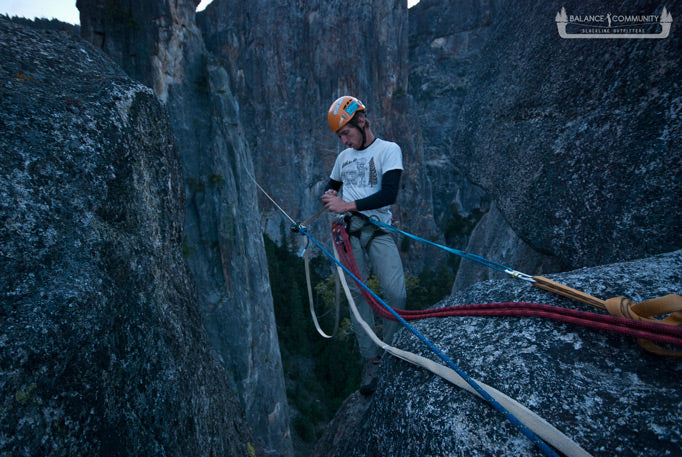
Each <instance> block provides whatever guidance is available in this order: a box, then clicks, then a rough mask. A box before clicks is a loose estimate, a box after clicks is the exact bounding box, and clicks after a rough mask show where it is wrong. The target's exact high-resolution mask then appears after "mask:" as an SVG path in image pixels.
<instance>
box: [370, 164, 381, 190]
mask: <svg viewBox="0 0 682 457" xmlns="http://www.w3.org/2000/svg"><path fill="white" fill-rule="evenodd" d="M378 183H379V178H378V177H377V167H376V165H374V157H372V158H371V159H369V185H370V186H376V185H377V184H378Z"/></svg>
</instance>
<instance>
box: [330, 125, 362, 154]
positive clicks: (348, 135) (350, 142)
mask: <svg viewBox="0 0 682 457" xmlns="http://www.w3.org/2000/svg"><path fill="white" fill-rule="evenodd" d="M360 125H362V124H360ZM336 134H337V135H338V136H339V139H340V140H341V142H342V143H343V144H344V146H346V147H347V148H353V149H362V133H361V132H360V129H358V128H356V127H355V126H353V125H350V124H346V125H344V126H343V127H341V128H340V129H339V131H338V132H336Z"/></svg>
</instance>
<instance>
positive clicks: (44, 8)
mask: <svg viewBox="0 0 682 457" xmlns="http://www.w3.org/2000/svg"><path fill="white" fill-rule="evenodd" d="M212 1H213V0H201V3H200V4H199V7H198V8H197V11H201V10H203V9H204V8H206V5H208V4H209V3H211V2H212ZM417 3H419V0H407V6H408V7H410V6H413V5H415V4H417ZM0 14H7V15H9V16H23V17H27V18H29V19H33V18H36V17H37V18H45V19H53V18H55V19H59V20H60V21H63V22H69V23H71V24H79V23H80V18H79V15H78V9H77V8H76V0H0Z"/></svg>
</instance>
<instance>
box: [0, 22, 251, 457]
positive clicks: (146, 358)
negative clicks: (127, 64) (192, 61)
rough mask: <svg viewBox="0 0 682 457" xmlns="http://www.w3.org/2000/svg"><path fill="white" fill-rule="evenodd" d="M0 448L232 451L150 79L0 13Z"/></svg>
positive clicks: (234, 414) (232, 402)
mask: <svg viewBox="0 0 682 457" xmlns="http://www.w3.org/2000/svg"><path fill="white" fill-rule="evenodd" d="M0 62H1V63H0V113H2V114H1V115H0V149H1V150H2V151H3V152H2V155H1V156H0V169H1V170H2V171H1V173H0V195H1V196H2V197H1V198H0V220H2V224H0V246H1V248H0V276H2V278H3V280H2V282H1V283H0V393H1V397H0V411H2V414H0V454H1V455H4V456H9V455H15V456H18V455H43V456H74V455H83V456H95V455H110V456H128V455H172V456H188V455H196V456H199V455H202V456H218V455H247V453H248V449H249V446H251V445H250V444H249V443H251V442H252V441H253V439H252V438H251V434H250V431H249V429H248V427H247V426H246V421H245V418H244V411H243V409H242V408H241V406H240V405H239V402H238V400H237V396H236V394H235V393H234V391H232V389H231V388H230V386H229V383H228V381H227V378H228V376H227V374H226V371H225V368H224V366H223V365H222V364H221V363H220V362H219V361H218V358H217V357H216V355H215V353H214V352H213V351H212V350H211V349H210V345H209V343H208V338H207V335H206V332H205V330H204V327H203V322H202V318H201V314H200V313H199V307H198V300H197V292H196V289H195V286H194V283H193V281H192V279H191V276H190V274H189V271H188V269H187V265H186V263H185V260H184V259H183V255H182V248H183V246H182V236H183V222H184V185H183V179H182V171H181V165H180V160H179V155H178V149H177V145H176V143H175V140H174V137H173V134H172V132H171V126H170V122H169V119H168V115H167V113H166V111H165V109H164V108H163V106H162V105H161V104H160V103H159V100H158V99H157V97H156V96H155V95H154V93H153V92H152V91H151V89H149V88H147V87H145V86H143V85H141V84H139V83H137V82H134V81H132V80H131V79H130V78H128V77H127V76H126V75H125V73H123V71H121V70H120V68H119V67H118V66H117V65H116V64H114V62H112V61H111V60H110V59H109V58H108V57H106V56H105V55H104V54H103V53H102V52H99V51H97V50H95V49H94V48H93V47H92V46H91V45H90V44H89V43H87V42H85V41H83V40H81V39H79V38H77V37H75V36H73V35H72V34H71V33H69V32H62V31H59V30H41V29H39V28H34V27H27V26H21V25H18V24H16V23H13V22H11V21H10V20H8V19H7V18H5V17H0Z"/></svg>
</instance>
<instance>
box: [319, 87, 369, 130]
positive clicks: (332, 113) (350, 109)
mask: <svg viewBox="0 0 682 457" xmlns="http://www.w3.org/2000/svg"><path fill="white" fill-rule="evenodd" d="M358 111H365V105H363V104H362V102H361V101H360V100H358V99H357V98H355V97H351V96H350V95H344V96H343V97H339V98H338V99H336V100H335V101H334V103H332V106H330V107H329V112H328V113H327V121H328V122H329V128H330V129H332V132H334V133H336V132H338V131H339V129H340V128H341V127H343V126H344V125H346V124H348V122H350V120H351V119H353V116H355V114H356V113H357V112H358Z"/></svg>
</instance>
